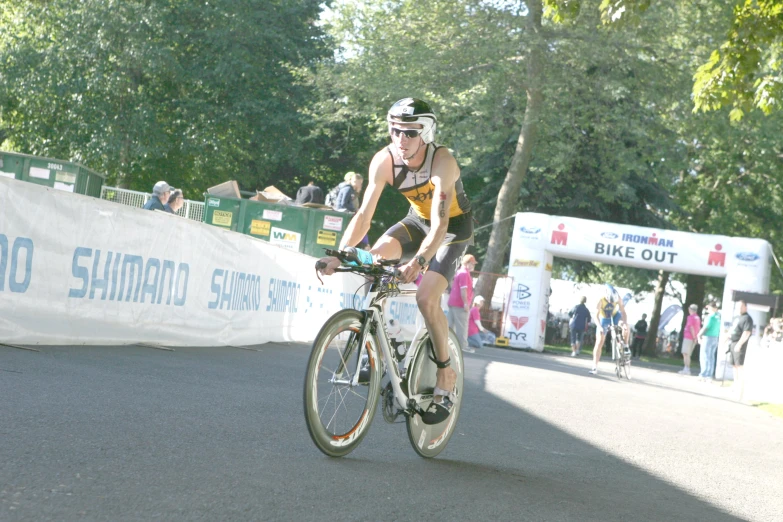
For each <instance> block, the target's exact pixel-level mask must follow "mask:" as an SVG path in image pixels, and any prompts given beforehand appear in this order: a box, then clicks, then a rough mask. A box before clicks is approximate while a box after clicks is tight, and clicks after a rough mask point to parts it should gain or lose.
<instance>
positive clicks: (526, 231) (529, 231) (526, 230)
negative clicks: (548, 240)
mask: <svg viewBox="0 0 783 522" xmlns="http://www.w3.org/2000/svg"><path fill="white" fill-rule="evenodd" d="M519 231H520V232H522V233H523V234H538V233H539V232H541V229H540V228H528V227H520V228H519Z"/></svg>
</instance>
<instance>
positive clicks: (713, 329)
mask: <svg viewBox="0 0 783 522" xmlns="http://www.w3.org/2000/svg"><path fill="white" fill-rule="evenodd" d="M707 309H708V310H709V312H710V314H709V315H708V316H707V319H705V321H704V326H702V327H701V330H699V335H698V337H699V344H701V350H700V352H699V366H700V367H701V371H700V372H699V380H700V381H711V380H712V378H713V377H714V376H715V358H716V357H717V354H718V338H719V337H720V312H719V311H718V305H717V304H715V301H712V302H711V303H710V304H708V305H707Z"/></svg>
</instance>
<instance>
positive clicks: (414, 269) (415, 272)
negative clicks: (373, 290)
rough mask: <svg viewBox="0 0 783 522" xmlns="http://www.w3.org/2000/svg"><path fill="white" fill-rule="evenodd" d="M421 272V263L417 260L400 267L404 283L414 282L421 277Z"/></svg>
mask: <svg viewBox="0 0 783 522" xmlns="http://www.w3.org/2000/svg"><path fill="white" fill-rule="evenodd" d="M419 272H421V268H420V267H419V264H418V263H417V262H416V261H415V260H411V261H409V262H407V263H405V264H404V265H402V266H401V267H400V268H399V270H398V273H399V276H398V277H399V279H400V282H402V283H412V282H413V281H415V280H416V278H417V277H419Z"/></svg>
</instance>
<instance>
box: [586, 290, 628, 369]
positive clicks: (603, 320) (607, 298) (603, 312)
mask: <svg viewBox="0 0 783 522" xmlns="http://www.w3.org/2000/svg"><path fill="white" fill-rule="evenodd" d="M595 323H596V329H595V348H593V368H592V369H591V370H590V373H592V374H593V375H595V374H597V373H598V361H600V360H601V352H602V351H603V347H604V341H605V340H606V332H608V331H609V328H611V326H612V324H620V325H621V326H622V328H623V338H624V340H625V344H626V345H627V344H628V337H629V335H630V330H629V329H628V326H627V324H628V317H627V316H626V315H625V306H624V305H623V300H622V299H620V294H619V293H617V290H615V288H614V286H612V285H610V284H606V285H605V295H604V296H603V297H602V298H601V299H600V300H599V301H598V306H597V308H596V314H595Z"/></svg>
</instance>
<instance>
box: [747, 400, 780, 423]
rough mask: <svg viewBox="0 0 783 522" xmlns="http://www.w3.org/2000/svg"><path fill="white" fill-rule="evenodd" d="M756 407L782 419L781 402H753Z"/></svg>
mask: <svg viewBox="0 0 783 522" xmlns="http://www.w3.org/2000/svg"><path fill="white" fill-rule="evenodd" d="M754 406H756V407H757V408H758V409H760V410H764V411H766V412H769V413H771V414H772V415H774V416H776V417H780V418H781V419H783V404H769V403H768V402H761V403H759V404H755V405H754Z"/></svg>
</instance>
